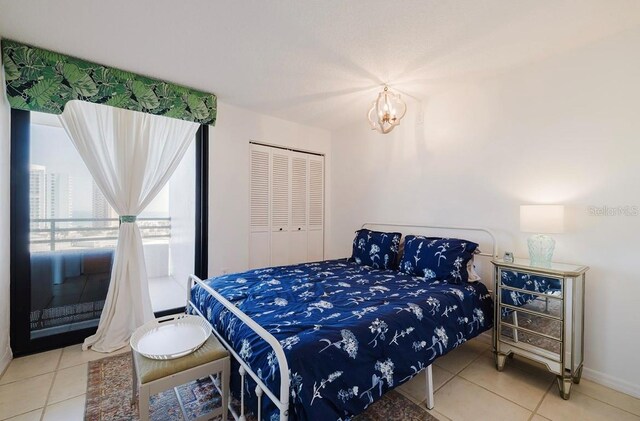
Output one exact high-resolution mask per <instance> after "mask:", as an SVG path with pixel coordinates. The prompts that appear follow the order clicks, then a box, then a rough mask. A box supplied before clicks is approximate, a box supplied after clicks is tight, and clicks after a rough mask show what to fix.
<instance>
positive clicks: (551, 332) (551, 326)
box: [500, 307, 563, 341]
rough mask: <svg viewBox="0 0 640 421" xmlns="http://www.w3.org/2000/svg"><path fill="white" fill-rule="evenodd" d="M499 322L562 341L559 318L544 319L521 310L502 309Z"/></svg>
mask: <svg viewBox="0 0 640 421" xmlns="http://www.w3.org/2000/svg"><path fill="white" fill-rule="evenodd" d="M500 320H501V322H502V323H503V324H509V325H511V326H514V327H520V328H524V329H526V330H528V331H531V332H535V333H539V334H541V336H546V337H549V338H553V339H556V340H558V341H561V340H562V323H563V322H562V320H561V319H559V318H552V317H545V316H541V315H539V314H536V313H532V312H531V313H530V312H528V311H523V310H521V309H517V310H516V309H513V308H506V307H502V308H501V317H500Z"/></svg>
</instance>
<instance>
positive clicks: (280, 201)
mask: <svg viewBox="0 0 640 421" xmlns="http://www.w3.org/2000/svg"><path fill="white" fill-rule="evenodd" d="M290 173H291V160H290V159H289V151H286V150H280V149H274V150H273V151H272V152H271V265H272V266H280V265H288V264H289V228H290V221H289V209H290V206H291V204H290V203H291V202H290V201H291V195H290V184H289V183H290V181H289V177H290Z"/></svg>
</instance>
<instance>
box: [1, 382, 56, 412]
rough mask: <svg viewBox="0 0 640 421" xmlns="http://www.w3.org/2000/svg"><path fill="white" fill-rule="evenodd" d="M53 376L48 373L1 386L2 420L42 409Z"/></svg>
mask: <svg viewBox="0 0 640 421" xmlns="http://www.w3.org/2000/svg"><path fill="white" fill-rule="evenodd" d="M53 375H54V373H47V374H43V375H40V376H36V377H30V378H28V379H24V380H20V381H16V382H13V383H11V384H6V385H2V386H0V420H4V419H6V418H10V417H14V416H16V415H20V414H24V413H27V412H29V411H33V410H35V409H39V408H42V407H43V406H44V404H45V403H46V400H47V394H48V393H49V388H50V387H51V382H52V381H53Z"/></svg>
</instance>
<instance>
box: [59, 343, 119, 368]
mask: <svg viewBox="0 0 640 421" xmlns="http://www.w3.org/2000/svg"><path fill="white" fill-rule="evenodd" d="M130 351H131V347H130V346H128V345H127V346H126V347H124V348H122V349H119V350H117V351H114V352H112V353H110V354H103V353H102V352H95V351H92V350H90V349H89V350H87V351H83V350H82V345H80V344H78V345H71V346H68V347H66V348H64V350H63V351H62V358H61V359H60V366H59V368H68V367H73V366H74V365H80V364H85V363H88V362H89V361H95V360H100V359H102V358H106V357H109V356H112V355H117V354H121V353H123V352H130Z"/></svg>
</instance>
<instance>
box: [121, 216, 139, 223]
mask: <svg viewBox="0 0 640 421" xmlns="http://www.w3.org/2000/svg"><path fill="white" fill-rule="evenodd" d="M134 222H136V215H120V223H121V224H126V223H129V224H133V223H134Z"/></svg>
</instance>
